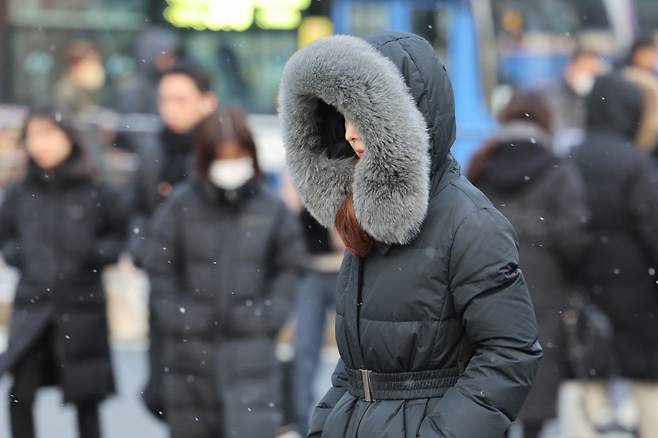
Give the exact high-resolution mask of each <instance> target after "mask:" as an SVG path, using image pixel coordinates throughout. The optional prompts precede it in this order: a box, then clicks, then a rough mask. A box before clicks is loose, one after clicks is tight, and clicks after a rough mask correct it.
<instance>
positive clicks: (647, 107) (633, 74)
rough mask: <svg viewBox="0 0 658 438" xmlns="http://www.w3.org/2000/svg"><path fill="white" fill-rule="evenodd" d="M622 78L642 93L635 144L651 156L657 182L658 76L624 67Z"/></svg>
mask: <svg viewBox="0 0 658 438" xmlns="http://www.w3.org/2000/svg"><path fill="white" fill-rule="evenodd" d="M622 76H623V77H624V78H625V79H627V80H628V81H630V82H632V83H634V84H635V85H636V86H637V87H638V88H639V89H640V91H641V92H642V100H643V103H644V111H643V112H642V121H641V122H640V127H639V128H638V130H637V133H636V135H635V144H637V146H638V147H639V148H640V149H641V150H643V151H645V152H646V153H647V154H649V155H650V156H651V161H652V163H653V167H654V169H655V172H654V177H655V179H656V181H657V182H658V76H656V75H655V74H653V73H651V72H649V71H647V70H643V69H641V68H637V67H626V68H624V69H623V70H622Z"/></svg>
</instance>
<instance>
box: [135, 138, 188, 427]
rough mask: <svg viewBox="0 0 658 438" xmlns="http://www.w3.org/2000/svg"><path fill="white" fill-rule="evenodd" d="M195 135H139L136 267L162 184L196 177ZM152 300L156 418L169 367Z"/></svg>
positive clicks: (150, 393) (150, 401) (149, 399)
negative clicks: (165, 373) (159, 186)
mask: <svg viewBox="0 0 658 438" xmlns="http://www.w3.org/2000/svg"><path fill="white" fill-rule="evenodd" d="M193 140H194V134H193V133H187V134H176V133H174V132H171V131H170V130H168V129H167V128H163V129H162V131H160V132H159V133H158V134H157V135H151V134H144V133H141V134H135V136H134V138H133V139H132V141H133V142H134V143H136V144H137V155H138V156H139V168H138V169H137V172H136V173H135V177H134V179H133V182H132V190H131V207H132V223H131V228H132V232H131V233H130V241H129V250H130V253H131V255H132V257H133V261H134V262H135V264H136V265H138V266H141V265H142V263H143V258H144V252H145V251H146V242H147V240H148V237H149V235H150V230H149V223H150V220H151V219H152V217H153V215H154V214H155V211H156V210H157V208H158V206H159V205H160V203H161V202H162V200H163V199H165V198H164V197H163V196H162V194H161V193H160V192H159V191H158V185H159V184H160V183H163V182H165V183H167V184H170V185H171V186H174V185H175V184H178V183H180V182H182V181H185V180H186V179H188V178H189V177H190V175H192V174H193V162H194V159H193V154H192V153H193V149H194V148H193ZM155 318H157V315H156V313H155V312H154V311H153V306H152V303H151V301H150V299H149V340H150V343H149V379H148V382H147V383H146V387H145V388H144V391H143V392H142V395H143V398H144V401H145V403H146V405H147V407H148V408H149V409H150V411H151V412H152V413H153V414H154V415H155V416H156V418H163V416H164V415H166V413H165V408H164V400H163V397H164V396H163V394H162V388H163V370H164V369H165V368H166V367H167V364H166V363H165V361H164V359H163V357H162V356H163V352H162V349H163V346H162V342H163V340H162V335H161V334H160V332H159V331H158V327H159V325H160V324H159V323H158V321H156V320H155Z"/></svg>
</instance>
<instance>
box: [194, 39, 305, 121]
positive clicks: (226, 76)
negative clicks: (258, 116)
mask: <svg viewBox="0 0 658 438" xmlns="http://www.w3.org/2000/svg"><path fill="white" fill-rule="evenodd" d="M185 40H186V44H185V48H186V52H187V53H188V54H189V55H190V57H192V58H194V59H196V60H198V61H199V62H201V63H203V64H204V65H205V67H206V68H207V69H208V70H209V71H210V72H211V73H212V75H213V83H214V87H215V91H216V92H217V94H218V96H219V100H220V102H221V103H222V104H223V105H228V106H240V107H242V108H244V109H246V110H248V111H250V112H255V113H273V112H274V111H275V106H276V95H277V92H278V87H279V79H280V77H281V72H282V70H283V66H284V65H285V62H286V61H287V60H288V58H289V57H290V55H292V54H293V53H294V52H295V50H297V33H296V32H294V31H259V30H253V31H246V32H193V31H192V32H190V33H188V34H187V35H186V38H185Z"/></svg>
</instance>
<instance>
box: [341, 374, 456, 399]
mask: <svg viewBox="0 0 658 438" xmlns="http://www.w3.org/2000/svg"><path fill="white" fill-rule="evenodd" d="M345 369H346V372H347V382H348V384H347V390H348V391H349V393H350V394H352V395H353V396H354V397H357V398H360V399H363V400H366V401H375V400H410V399H416V398H433V397H442V396H443V395H444V394H445V393H446V391H447V390H448V389H449V388H451V387H452V386H454V385H455V383H457V380H458V379H459V376H460V374H461V372H460V369H459V368H445V369H439V370H430V371H411V372H405V373H377V372H374V371H371V370H361V369H359V370H355V369H352V368H348V367H345Z"/></svg>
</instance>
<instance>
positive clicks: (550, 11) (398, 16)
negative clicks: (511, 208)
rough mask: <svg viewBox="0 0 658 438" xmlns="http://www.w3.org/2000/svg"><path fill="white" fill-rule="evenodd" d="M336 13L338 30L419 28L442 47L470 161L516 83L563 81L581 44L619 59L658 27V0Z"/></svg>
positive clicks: (365, 4)
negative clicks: (642, 35) (641, 29)
mask: <svg viewBox="0 0 658 438" xmlns="http://www.w3.org/2000/svg"><path fill="white" fill-rule="evenodd" d="M640 17H643V18H642V20H645V21H644V22H642V20H641V19H640ZM644 17H654V18H653V20H654V21H653V22H651V21H647V20H646V18H644ZM331 18H332V21H333V24H334V32H335V33H345V34H353V35H365V34H368V33H370V32H373V31H377V30H381V29H391V30H398V31H406V32H414V33H417V34H420V35H422V36H424V37H425V38H427V39H428V40H429V41H430V42H431V43H432V44H433V45H434V46H435V48H436V50H437V52H438V53H439V55H440V56H441V58H442V59H443V61H444V62H445V63H446V64H447V66H448V70H449V72H450V75H451V77H452V80H453V86H454V89H455V99H456V111H457V124H458V135H457V143H456V144H455V146H454V147H453V154H454V155H455V157H456V158H457V160H458V161H459V162H460V163H461V164H462V166H465V165H467V163H468V161H469V159H470V156H471V155H472V153H473V152H474V150H475V149H476V148H477V147H479V146H480V145H481V144H482V142H483V141H484V140H485V139H486V137H487V136H488V135H490V134H491V132H492V130H493V129H494V128H495V124H496V123H495V118H494V117H493V116H492V114H493V113H494V112H495V111H494V110H495V108H496V106H497V104H498V103H499V102H500V100H501V99H503V98H504V95H506V93H508V92H509V89H510V87H517V86H519V87H533V86H540V85H542V84H545V83H547V82H551V81H556V80H559V78H560V75H561V72H562V69H563V67H564V66H565V64H566V62H567V60H568V56H569V54H570V53H571V52H572V51H573V49H575V47H576V45H577V44H578V45H583V46H586V47H588V48H591V49H595V50H597V51H599V52H600V53H601V54H602V55H603V56H607V57H610V58H614V57H615V56H617V54H618V53H620V52H621V51H623V50H624V49H625V48H626V47H627V46H628V45H630V44H631V43H632V41H633V39H634V37H635V35H636V34H637V32H638V27H639V26H640V25H643V26H644V27H645V29H648V30H654V29H656V27H657V24H656V21H658V2H656V1H655V0H638V1H632V0H620V1H615V0H612V1H611V0H443V1H430V0H390V1H378V0H333V3H332V11H331ZM649 20H651V18H649Z"/></svg>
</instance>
